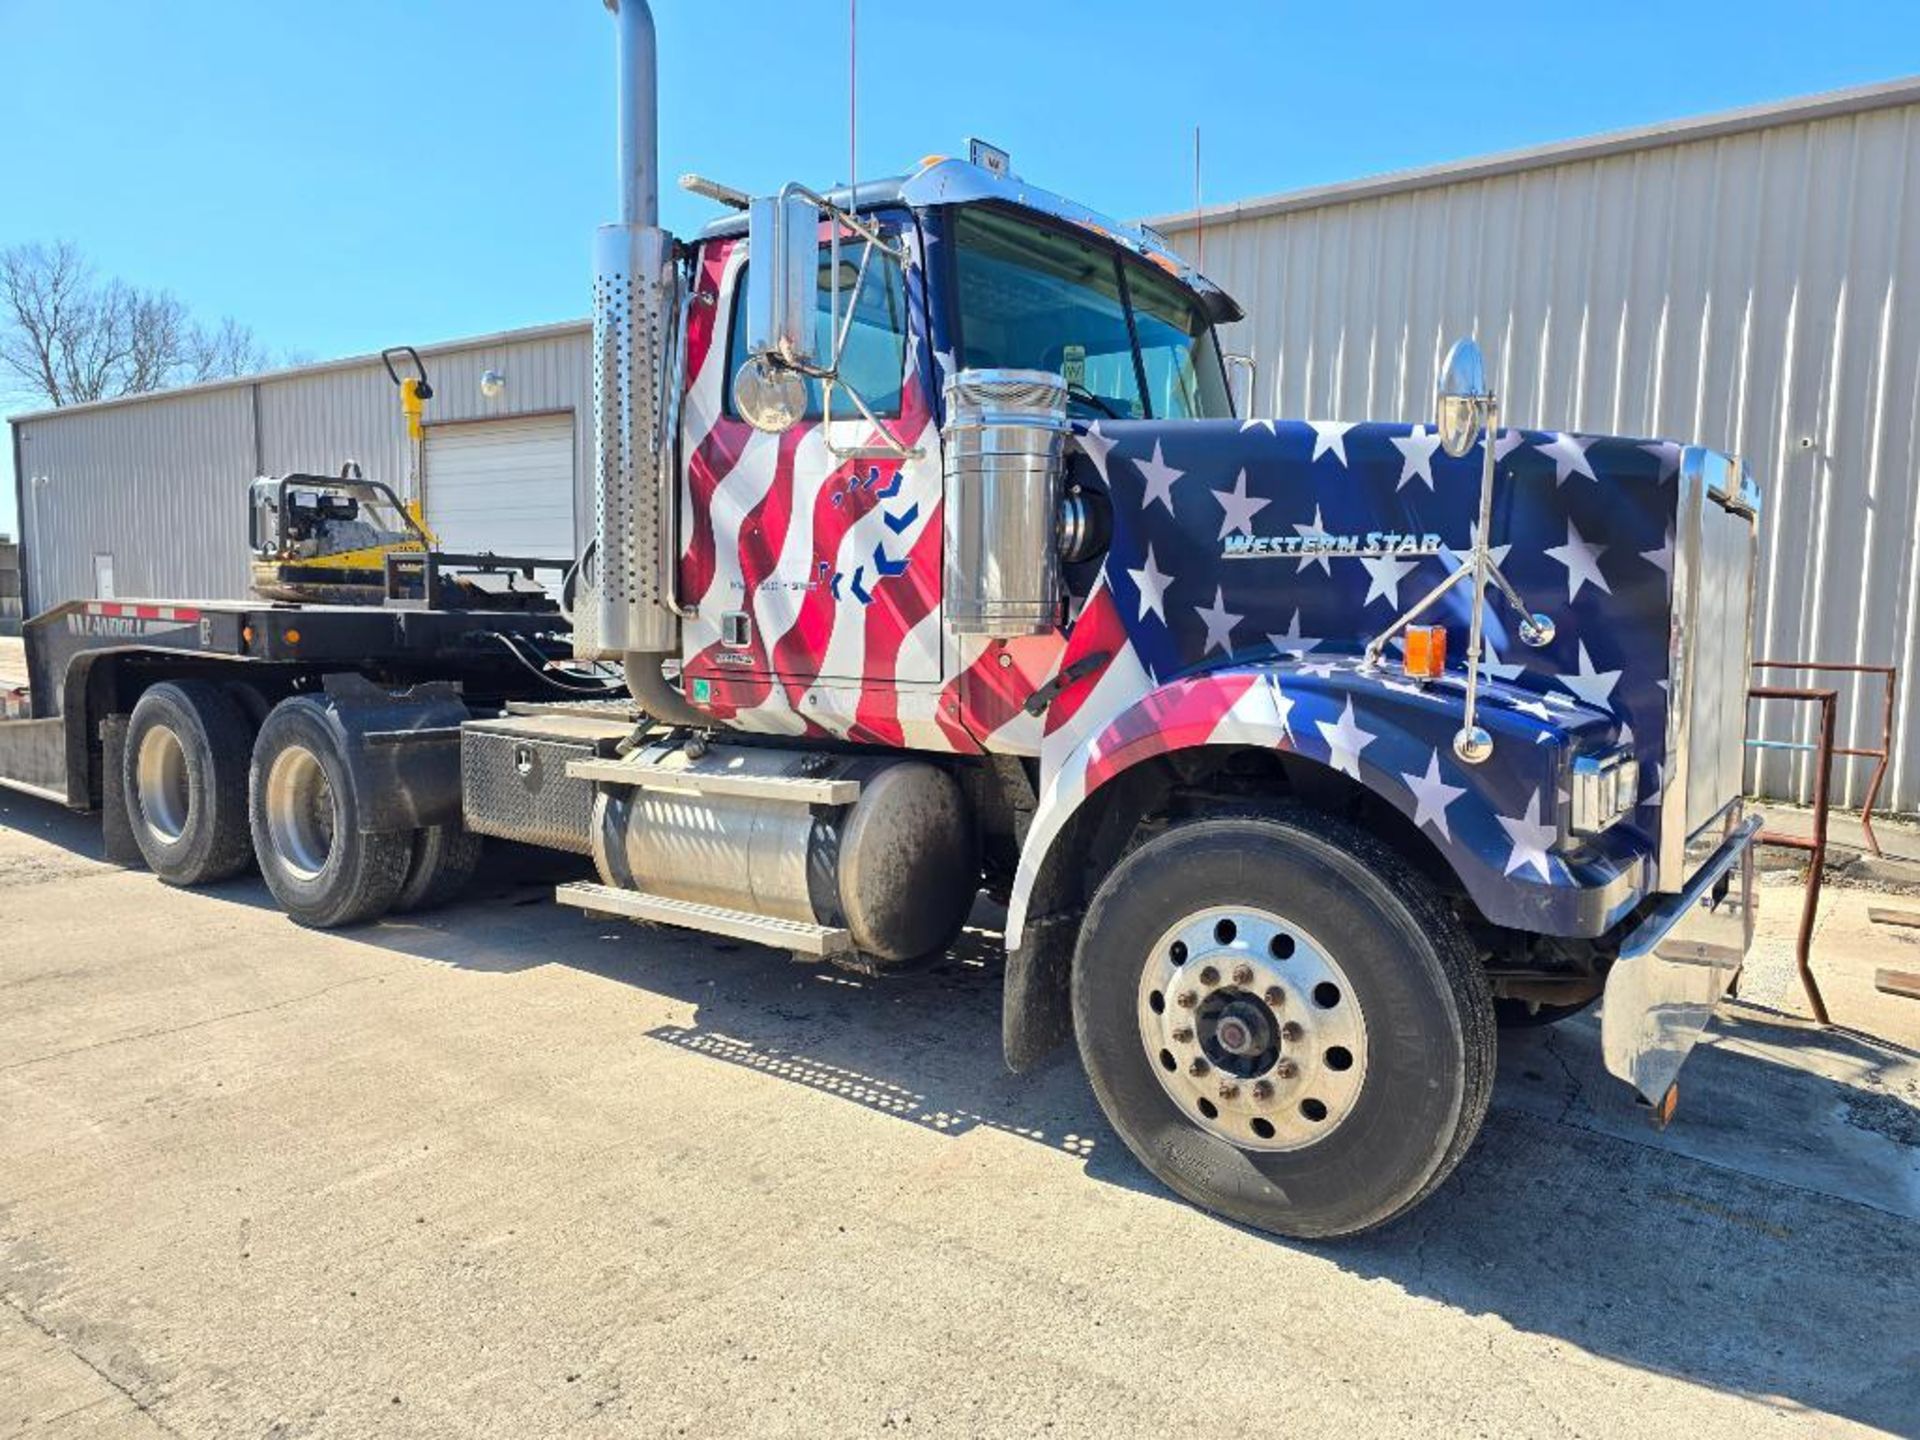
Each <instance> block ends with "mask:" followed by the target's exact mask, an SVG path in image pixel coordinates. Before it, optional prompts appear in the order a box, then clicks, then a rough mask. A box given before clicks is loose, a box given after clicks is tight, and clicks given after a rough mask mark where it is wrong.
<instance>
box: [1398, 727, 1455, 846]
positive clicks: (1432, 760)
mask: <svg viewBox="0 0 1920 1440" xmlns="http://www.w3.org/2000/svg"><path fill="white" fill-rule="evenodd" d="M1400 778H1401V779H1402V780H1404V781H1406V784H1407V788H1408V789H1409V790H1411V791H1412V792H1413V823H1414V824H1415V826H1420V825H1432V826H1433V828H1434V829H1436V830H1438V831H1439V832H1440V834H1441V837H1442V838H1443V839H1445V840H1447V841H1448V842H1449V843H1451V842H1452V840H1453V832H1452V831H1451V830H1449V829H1448V828H1447V806H1449V805H1451V804H1452V803H1453V802H1454V801H1456V800H1458V799H1459V798H1460V797H1461V796H1462V795H1464V794H1466V793H1467V787H1466V786H1464V785H1449V784H1447V782H1446V781H1444V780H1442V779H1441V778H1440V752H1439V751H1438V750H1435V751H1434V752H1433V753H1432V754H1431V755H1430V756H1428V757H1427V773H1426V774H1425V775H1409V774H1407V773H1406V772H1405V771H1402V772H1401V775H1400Z"/></svg>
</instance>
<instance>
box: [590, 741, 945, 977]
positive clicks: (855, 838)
mask: <svg viewBox="0 0 1920 1440" xmlns="http://www.w3.org/2000/svg"><path fill="white" fill-rule="evenodd" d="M619 768H620V770H622V771H623V772H630V773H631V774H632V775H633V781H632V783H631V784H623V783H618V782H613V781H610V780H609V779H607V778H606V776H605V772H602V773H601V776H600V777H599V778H600V783H599V785H598V787H597V788H598V794H597V795H596V797H595V800H594V815H593V857H594V863H595V865H596V866H597V867H598V868H599V871H600V878H601V880H602V881H603V882H604V883H606V884H608V885H613V886H618V887H620V888H623V889H628V890H637V891H641V892H644V893H647V894H652V895H661V896H666V897H669V898H671V899H677V900H686V901H691V902H694V903H697V904H702V905H714V906H719V907H722V908H724V909H729V910H739V911H745V912H748V913H751V914H754V915H764V916H770V917H773V918H776V919H782V920H797V921H803V922H809V923H813V924H818V925H827V926H834V927H843V928H845V929H846V930H847V931H849V932H850V933H851V935H852V937H853V942H854V945H855V947H856V948H857V949H858V950H859V952H860V953H861V954H862V955H863V956H865V957H867V958H868V959H869V960H870V961H880V962H894V961H901V960H910V959H914V958H916V957H918V956H921V955H925V954H929V953H931V952H933V951H936V950H939V949H941V948H942V947H944V946H945V945H947V944H948V943H949V942H950V941H951V940H952V939H953V937H954V936H955V935H956V934H958V933H959V929H960V925H961V923H962V922H963V921H964V920H965V919H966V915H967V911H968V910H969V909H970V908H971V906H972V904H973V897H974V893H975V891H976V889H977V887H978V884H979V874H980V863H979V857H978V854H977V849H976V842H975V840H974V828H973V824H972V820H971V816H970V814H969V811H968V806H967V801H966V797H965V795H964V793H963V792H962V791H961V788H960V786H959V784H958V782H956V781H955V780H954V778H953V777H952V776H951V775H950V774H948V773H947V772H946V771H945V770H943V769H941V768H940V767H939V766H937V765H933V764H930V763H928V762H926V761H922V760H906V759H895V758H891V757H866V756H856V755H833V754H823V753H820V752H810V751H799V750H787V749H774V748H770V747H758V746H755V747H748V746H716V747H713V748H711V749H709V750H707V751H705V752H704V753H703V754H701V755H699V756H698V757H690V756H689V755H688V754H687V753H686V751H685V750H683V749H679V748H667V747H653V748H651V749H648V750H645V751H640V752H637V753H636V754H635V755H633V756H630V757H628V759H627V760H625V761H623V762H621V763H620V767H619Z"/></svg>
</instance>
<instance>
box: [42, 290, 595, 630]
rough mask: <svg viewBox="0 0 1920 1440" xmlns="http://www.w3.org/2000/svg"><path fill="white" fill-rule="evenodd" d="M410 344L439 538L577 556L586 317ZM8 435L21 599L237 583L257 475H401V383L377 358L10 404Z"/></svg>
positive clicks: (584, 478) (206, 589)
mask: <svg viewBox="0 0 1920 1440" xmlns="http://www.w3.org/2000/svg"><path fill="white" fill-rule="evenodd" d="M421 354H422V356H423V358H424V359H425V361H426V364H427V370H428V373H429V375H430V376H431V378H432V382H433V391H434V395H433V399H432V401H431V402H430V403H429V405H428V407H427V415H428V422H429V423H428V425H427V428H426V445H425V450H426V454H425V461H424V466H423V475H422V485H421V489H422V497H423V499H424V502H425V506H426V515H427V521H428V524H429V525H430V526H431V527H432V528H433V529H434V531H435V533H436V534H438V535H439V537H440V538H441V540H442V542H443V543H444V544H446V546H447V547H448V548H449V549H452V550H459V551H478V550H494V551H499V552H502V553H510V554H515V555H535V556H541V557H545V558H553V559H562V560H566V559H571V558H572V557H573V556H574V555H576V554H578V553H579V542H580V541H581V540H583V539H584V538H585V535H586V533H587V532H589V531H590V530H591V528H592V525H593V495H592V490H591V476H592V473H593V464H592V459H593V457H592V444H593V436H592V399H591V396H592V379H591V371H590V366H591V361H592V347H591V344H590V332H589V330H588V327H587V324H586V322H585V321H579V322H575V323H571V324H565V325H552V326H546V327H543V328H540V329H535V330H518V331H513V332H511V333H508V334H503V335H489V336H484V337H481V338H479V339H475V340H466V341H461V342H459V343H457V344H451V345H442V346H436V347H430V348H427V349H424V350H422V352H421ZM488 371H494V372H497V375H498V378H499V380H500V384H499V386H498V390H499V393H498V394H497V395H495V396H492V397H489V396H487V395H485V394H483V393H482V391H481V387H480V380H481V377H482V376H483V375H485V374H486V373H487V372H488ZM13 433H14V446H15V450H14V467H15V475H16V476H17V477H18V483H19V489H20V524H21V530H22V534H23V538H24V545H23V549H24V551H25V556H24V559H25V566H24V570H25V580H26V590H27V599H28V605H29V607H30V609H31V611H32V612H34V613H37V612H39V611H41V610H44V609H46V608H48V607H49V606H51V605H55V604H58V603H59V602H61V601H63V600H70V599H73V598H75V597H76V596H100V597H103V598H104V597H109V596H121V597H140V596H165V597H178V598H181V599H224V598H232V597H237V596H243V595H245V594H246V593H247V513H246V504H247V486H248V484H249V483H250V482H251V481H252V480H253V478H254V477H255V476H256V475H280V474H286V473H288V472H291V471H299V470H304V471H308V472H312V473H319V474H336V473H338V471H339V469H340V466H341V464H342V463H343V462H344V461H346V460H348V459H352V460H357V461H358V462H359V463H360V467H361V469H362V470H363V471H364V472H365V474H366V475H367V476H368V478H370V479H375V480H385V481H386V482H387V483H389V484H391V485H392V486H393V487H394V488H395V489H396V490H399V489H401V488H402V482H404V481H405V479H406V476H407V469H408V455H407V450H408V445H407V438H406V427H405V422H404V421H403V420H402V418H401V414H400V401H399V392H398V391H397V390H396V389H395V388H394V385H393V382H392V381H391V380H389V379H388V378H387V371H386V367H385V366H384V365H383V364H382V363H381V361H380V359H379V357H378V356H366V357H362V358H360V359H355V360H342V361H338V362H335V363H332V364H326V365H310V366H306V367H303V368H301V369H298V370H288V371H283V372H281V373H278V374H272V375H262V376H259V377H256V378H251V379H243V380H228V381H217V382H214V383H211V384H206V385H195V386H191V387H187V388H184V389H180V390H169V391H164V392H162V393H160V394H156V395H143V396H130V397H128V398H126V399H121V400H105V401H100V402H98V403H95V404H91V405H71V406H68V407H67V408H65V409H62V410H50V411H46V412H44V413H41V414H38V415H28V416H24V417H21V418H19V419H16V420H15V421H14V422H13ZM159 537H164V541H162V540H161V539H160V538H159Z"/></svg>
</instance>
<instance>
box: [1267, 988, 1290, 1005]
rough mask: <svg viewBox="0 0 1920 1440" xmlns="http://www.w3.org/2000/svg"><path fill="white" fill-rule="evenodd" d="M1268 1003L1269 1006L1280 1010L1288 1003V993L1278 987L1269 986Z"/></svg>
mask: <svg viewBox="0 0 1920 1440" xmlns="http://www.w3.org/2000/svg"><path fill="white" fill-rule="evenodd" d="M1266 1001H1267V1004H1269V1005H1271V1006H1273V1008H1274V1009H1276V1010H1278V1009H1279V1008H1280V1007H1281V1006H1282V1005H1284V1004H1286V1003H1287V992H1286V991H1284V990H1282V989H1281V988H1280V987H1279V986H1278V985H1269V986H1267V994H1266Z"/></svg>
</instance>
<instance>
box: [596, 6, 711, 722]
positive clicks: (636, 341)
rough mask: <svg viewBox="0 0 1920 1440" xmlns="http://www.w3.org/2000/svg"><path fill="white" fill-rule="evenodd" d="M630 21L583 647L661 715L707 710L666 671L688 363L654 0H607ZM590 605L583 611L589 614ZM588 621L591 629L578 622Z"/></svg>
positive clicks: (603, 315)
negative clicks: (681, 348) (663, 152)
mask: <svg viewBox="0 0 1920 1440" xmlns="http://www.w3.org/2000/svg"><path fill="white" fill-rule="evenodd" d="M606 5H607V9H608V10H609V11H611V12H612V13H613V16H614V20H615V23H616V26H617V28H618V31H619V116H620V134H619V168H620V219H619V221H618V222H617V223H615V224H612V225H603V226H601V227H600V229H599V231H598V233H597V234H596V235H595V237H594V255H593V411H594V463H595V484H594V496H595V504H594V511H595V521H594V525H595V546H596V551H597V554H598V564H597V567H596V569H597V575H596V577H595V580H594V584H593V590H594V595H593V604H592V606H591V607H588V606H582V607H581V608H582V610H590V611H591V618H590V619H588V620H587V624H586V625H582V626H578V627H577V628H576V631H575V640H574V650H575V653H576V654H578V655H582V656H583V657H590V658H594V659H619V660H621V661H622V662H623V663H624V664H625V666H626V668H627V673H628V687H629V689H631V690H632V692H633V695H634V698H635V700H637V701H638V702H639V703H640V704H641V705H642V706H643V707H644V708H645V709H646V710H647V711H648V713H650V714H652V715H653V716H654V717H655V718H656V719H661V720H667V721H671V722H673V723H677V724H692V723H698V722H700V721H701V720H703V718H704V717H702V716H701V715H699V713H698V712H696V711H694V710H692V709H691V708H690V707H688V706H687V704H686V702H685V700H684V699H683V698H682V697H681V696H680V694H679V692H677V691H675V690H674V689H672V687H671V686H669V685H668V684H667V683H666V681H665V679H664V678H663V677H662V676H661V673H660V667H661V664H662V663H663V662H664V661H666V660H667V659H670V658H676V659H677V658H678V653H679V645H680V614H679V610H678V608H677V606H676V602H675V598H674V566H675V561H676V558H677V557H676V555H675V551H676V549H677V545H676V534H675V531H676V528H677V527H676V526H675V524H674V500H675V497H676V495H677V493H678V485H677V479H676V477H675V475H674V474H673V456H674V446H673V443H672V424H673V417H674V416H675V414H676V412H677V406H676V405H675V404H674V403H673V401H674V398H675V396H676V395H677V393H678V386H679V376H678V375H677V374H676V373H675V368H676V367H675V366H674V365H673V364H671V363H670V361H669V357H670V356H671V355H672V354H673V353H674V351H675V346H676V338H677V333H678V328H679V327H678V320H679V315H678V305H677V298H678V297H677V291H678V288H679V286H678V280H677V277H676V274H675V270H674V264H673V237H672V236H671V235H669V234H668V233H667V232H666V231H665V230H662V229H661V228H660V224H659V221H660V184H659V155H658V138H659V137H658V128H659V126H658V96H659V90H658V83H657V68H656V59H655V53H654V31H653V13H652V11H651V10H649V9H648V7H647V3H646V0H606ZM583 618H584V617H583ZM588 626H591V631H590V632H589V633H586V634H582V633H580V632H581V631H582V630H587V628H588Z"/></svg>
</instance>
